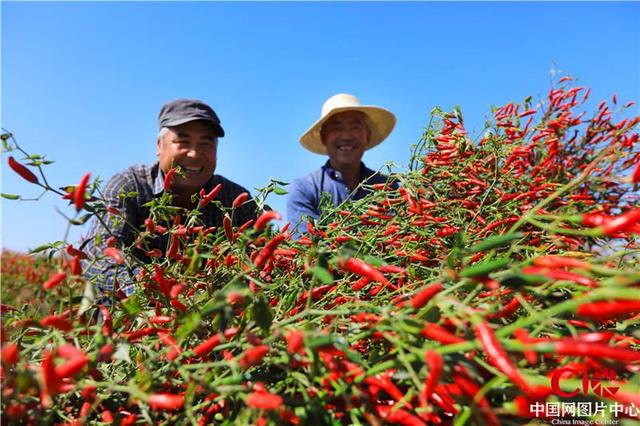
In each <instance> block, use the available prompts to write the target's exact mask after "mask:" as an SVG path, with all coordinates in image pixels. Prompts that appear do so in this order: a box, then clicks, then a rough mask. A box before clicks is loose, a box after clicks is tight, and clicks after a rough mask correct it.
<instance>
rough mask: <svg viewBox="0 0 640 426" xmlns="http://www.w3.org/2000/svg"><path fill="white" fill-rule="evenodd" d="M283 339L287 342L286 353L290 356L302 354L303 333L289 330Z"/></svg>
mask: <svg viewBox="0 0 640 426" xmlns="http://www.w3.org/2000/svg"><path fill="white" fill-rule="evenodd" d="M285 339H286V340H287V352H289V353H290V354H291V355H293V354H295V353H304V331H302V330H289V332H287V334H286V336H285Z"/></svg>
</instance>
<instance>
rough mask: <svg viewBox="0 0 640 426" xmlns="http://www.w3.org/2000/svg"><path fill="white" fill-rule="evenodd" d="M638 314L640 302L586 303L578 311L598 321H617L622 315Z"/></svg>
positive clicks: (582, 315) (579, 313)
mask: <svg viewBox="0 0 640 426" xmlns="http://www.w3.org/2000/svg"><path fill="white" fill-rule="evenodd" d="M638 313H640V300H615V301H607V302H593V303H585V304H583V305H580V306H578V309H576V314H578V315H580V316H581V317H585V318H590V319H592V320H596V321H603V320H608V319H615V318H618V317H620V316H622V315H627V314H638Z"/></svg>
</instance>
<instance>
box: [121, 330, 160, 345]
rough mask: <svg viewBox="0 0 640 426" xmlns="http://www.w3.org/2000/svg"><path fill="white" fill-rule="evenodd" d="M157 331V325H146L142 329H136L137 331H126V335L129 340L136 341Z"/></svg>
mask: <svg viewBox="0 0 640 426" xmlns="http://www.w3.org/2000/svg"><path fill="white" fill-rule="evenodd" d="M157 332H158V329H157V328H155V327H145V328H142V329H140V330H136V331H131V332H128V333H125V336H126V338H127V341H129V342H134V341H136V340H138V339H140V338H141V337H144V336H149V335H151V334H155V333H157Z"/></svg>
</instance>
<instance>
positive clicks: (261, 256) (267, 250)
mask: <svg viewBox="0 0 640 426" xmlns="http://www.w3.org/2000/svg"><path fill="white" fill-rule="evenodd" d="M288 236H289V234H287V233H284V234H278V235H276V236H275V237H273V239H271V241H269V242H268V243H267V244H266V245H265V246H264V247H263V248H262V250H260V253H258V255H257V256H256V258H255V260H254V261H253V263H254V265H256V268H258V269H260V268H262V267H263V266H264V264H265V263H266V262H267V260H269V259H270V258H271V256H272V255H273V251H274V250H275V249H276V247H278V245H279V244H280V243H282V242H283V241H284V240H285V239H287V237H288Z"/></svg>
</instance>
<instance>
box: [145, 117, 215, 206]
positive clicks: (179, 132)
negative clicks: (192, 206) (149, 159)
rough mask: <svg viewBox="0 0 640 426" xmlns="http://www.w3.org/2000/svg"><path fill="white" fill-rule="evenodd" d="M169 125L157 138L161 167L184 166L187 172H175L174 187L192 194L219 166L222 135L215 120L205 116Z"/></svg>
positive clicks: (164, 168)
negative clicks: (181, 174) (210, 122)
mask: <svg viewBox="0 0 640 426" xmlns="http://www.w3.org/2000/svg"><path fill="white" fill-rule="evenodd" d="M167 129H168V132H167V133H166V134H164V136H162V137H160V138H158V142H157V146H158V160H159V163H160V169H161V170H162V171H163V172H164V173H167V172H168V171H169V170H171V169H172V168H173V167H177V166H180V167H181V168H182V171H183V173H184V176H178V175H177V174H176V175H175V176H174V178H173V181H172V183H171V190H172V192H174V193H176V194H178V195H181V196H190V195H192V194H195V193H196V192H197V191H199V190H200V188H202V187H203V186H204V185H205V184H206V183H207V181H208V180H209V178H210V177H211V175H213V172H214V170H215V169H216V153H217V148H218V138H217V136H216V133H215V131H214V130H213V128H212V127H211V124H209V123H208V122H206V121H202V120H196V121H190V122H188V123H185V124H181V125H179V126H175V127H169V128H167Z"/></svg>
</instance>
